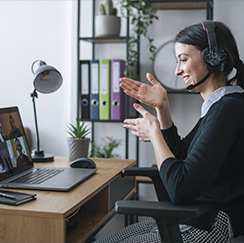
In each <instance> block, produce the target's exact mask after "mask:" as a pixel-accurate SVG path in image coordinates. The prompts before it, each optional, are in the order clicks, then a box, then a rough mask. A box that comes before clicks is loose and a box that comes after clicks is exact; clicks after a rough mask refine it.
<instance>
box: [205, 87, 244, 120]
mask: <svg viewBox="0 0 244 243" xmlns="http://www.w3.org/2000/svg"><path fill="white" fill-rule="evenodd" d="M243 92H244V90H243V89H242V88H241V87H240V86H238V85H234V86H224V87H220V88H218V89H216V90H215V91H214V92H213V93H212V94H211V95H210V96H209V97H208V99H207V100H205V101H204V102H203V104H202V109H201V117H204V116H205V115H206V114H207V112H208V110H209V109H210V107H211V106H212V105H213V104H214V103H216V102H217V101H219V100H220V99H221V98H222V97H223V96H225V95H228V94H233V93H243Z"/></svg>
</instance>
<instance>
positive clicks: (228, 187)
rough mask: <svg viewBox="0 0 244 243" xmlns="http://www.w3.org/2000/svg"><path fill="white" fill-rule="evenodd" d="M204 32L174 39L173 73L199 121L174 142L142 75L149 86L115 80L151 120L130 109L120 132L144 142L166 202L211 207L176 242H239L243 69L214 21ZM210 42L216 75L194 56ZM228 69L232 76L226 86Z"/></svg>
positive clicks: (164, 107) (154, 88)
mask: <svg viewBox="0 0 244 243" xmlns="http://www.w3.org/2000/svg"><path fill="white" fill-rule="evenodd" d="M213 23H214V22H212V24H213ZM210 24H211V23H210ZM210 32H211V31H210V30H209V29H207V28H205V26H204V23H203V24H196V25H192V26H189V27H187V28H185V29H184V30H182V31H180V32H179V33H178V34H177V36H176V37H175V53H176V57H177V60H178V63H177V67H176V71H175V74H176V75H179V76H181V77H182V78H183V80H184V82H185V84H186V86H187V87H191V91H192V92H199V93H200V94H201V96H202V98H203V99H204V103H203V105H202V110H201V118H200V119H199V121H198V123H197V124H196V126H195V127H194V128H193V129H192V131H191V132H190V133H189V134H188V135H187V136H186V137H185V138H184V139H181V138H180V137H179V135H178V133H177V128H176V127H175V125H174V123H173V121H172V118H171V115H170V111H169V102H168V98H167V92H166V90H165V89H164V88H163V87H162V86H161V85H160V84H159V83H158V82H157V81H156V80H155V79H154V77H153V76H152V75H151V74H149V73H148V74H147V79H148V80H149V82H150V83H151V85H148V84H144V83H140V82H137V81H134V80H131V79H128V78H121V80H120V81H121V85H120V86H121V87H122V88H123V89H124V91H125V93H126V94H127V95H129V96H131V97H133V98H135V99H137V100H139V101H140V102H141V103H144V104H146V105H149V106H152V107H154V108H155V109H156V113H157V118H156V117H154V116H153V115H151V114H150V113H149V112H147V111H146V110H145V109H144V108H143V107H142V106H141V105H139V104H134V108H135V109H136V110H137V111H138V112H139V113H140V114H141V115H142V118H138V119H126V120H125V121H124V123H125V124H124V127H125V128H126V129H131V132H132V134H133V135H135V136H137V137H139V139H140V140H141V141H145V142H146V141H150V142H151V143H152V145H153V148H154V152H155V156H156V161H157V166H158V170H159V172H160V176H161V179H162V181H163V183H164V185H165V187H166V189H167V192H168V194H169V196H170V199H171V201H172V202H173V203H175V204H186V203H191V202H193V201H197V202H204V203H207V204H210V205H212V206H213V207H212V210H211V211H210V212H208V213H206V214H204V215H203V216H201V218H198V219H197V220H195V221H191V220H189V221H187V222H185V223H186V225H181V226H180V229H181V235H182V240H183V242H199V243H202V242H228V241H230V242H231V240H233V239H235V240H236V237H239V238H238V239H240V240H241V236H242V235H244V227H243V225H244V209H243V208H244V207H243V205H244V180H243V175H244V149H243V144H244V90H243V88H244V65H243V63H242V61H241V60H240V57H239V53H238V50H237V46H236V42H235V40H234V37H233V36H232V34H231V32H230V30H229V29H228V28H227V27H226V26H225V25H224V24H223V23H220V22H215V28H214V32H215V33H214V36H210ZM215 36H216V40H217V45H218V50H215V51H217V52H218V54H220V55H222V54H223V55H222V56H221V58H220V63H219V64H218V65H217V66H219V67H218V68H217V69H215V67H216V66H215V64H216V63H214V61H213V62H212V63H210V64H211V65H212V64H214V65H212V66H211V65H209V63H208V60H207V61H206V62H207V63H206V62H205V59H204V57H202V56H206V55H205V54H206V51H205V49H206V48H208V47H209V48H211V45H210V46H209V41H210V42H211V41H213V42H214V40H213V38H215ZM207 51H208V52H209V50H207ZM203 60H204V61H203ZM233 68H235V69H236V75H235V77H234V78H233V79H231V80H228V75H229V74H230V72H231V71H232V69H233ZM204 77H206V78H205V80H204ZM203 80H204V81H203ZM199 81H200V82H199ZM139 224H140V223H139ZM149 224H150V226H148V228H149V229H147V230H146V231H145V232H146V233H145V234H147V235H148V237H149V238H150V237H151V236H153V237H154V238H155V234H157V233H155V232H157V230H155V224H154V223H153V221H149V222H148V225H149ZM129 227H131V226H129ZM132 227H137V226H135V225H133V226H132ZM134 229H135V228H134ZM141 234H143V230H141V231H140V232H137V233H136V234H134V235H133V236H130V237H128V238H127V239H124V242H140V240H137V241H134V239H136V237H139V236H138V235H141ZM116 235H118V234H116ZM116 235H113V237H114V238H113V239H112V238H111V237H110V238H109V237H107V239H111V242H119V241H115V240H114V239H116V237H115V236H116ZM155 239H156V238H155ZM101 242H109V241H107V240H105V241H101ZM150 242H159V241H158V239H157V240H154V241H150ZM240 242H244V239H243V238H242V240H241V241H240Z"/></svg>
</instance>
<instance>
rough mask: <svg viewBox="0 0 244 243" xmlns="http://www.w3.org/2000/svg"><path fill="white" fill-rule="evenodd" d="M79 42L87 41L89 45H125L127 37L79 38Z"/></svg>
mask: <svg viewBox="0 0 244 243" xmlns="http://www.w3.org/2000/svg"><path fill="white" fill-rule="evenodd" d="M80 40H83V41H88V42H91V43H104V44H106V43H126V40H127V37H124V36H122V37H120V36H115V37H112V36H111V37H80Z"/></svg>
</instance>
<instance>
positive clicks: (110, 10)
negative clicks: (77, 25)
mask: <svg viewBox="0 0 244 243" xmlns="http://www.w3.org/2000/svg"><path fill="white" fill-rule="evenodd" d="M99 14H100V15H117V8H114V6H113V1H112V0H106V3H105V5H104V4H100V6H99Z"/></svg>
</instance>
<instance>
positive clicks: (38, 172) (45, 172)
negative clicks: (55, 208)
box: [10, 168, 64, 184]
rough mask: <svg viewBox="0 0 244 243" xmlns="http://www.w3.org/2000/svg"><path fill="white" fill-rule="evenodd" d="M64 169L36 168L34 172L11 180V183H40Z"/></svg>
mask: <svg viewBox="0 0 244 243" xmlns="http://www.w3.org/2000/svg"><path fill="white" fill-rule="evenodd" d="M62 171H64V169H45V168H36V169H35V170H33V171H32V172H29V173H27V174H25V175H23V176H21V177H19V178H17V179H14V180H12V181H10V183H25V184H40V183H42V182H44V181H46V180H48V179H50V178H52V177H53V176H55V175H57V174H59V173H61V172H62Z"/></svg>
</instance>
